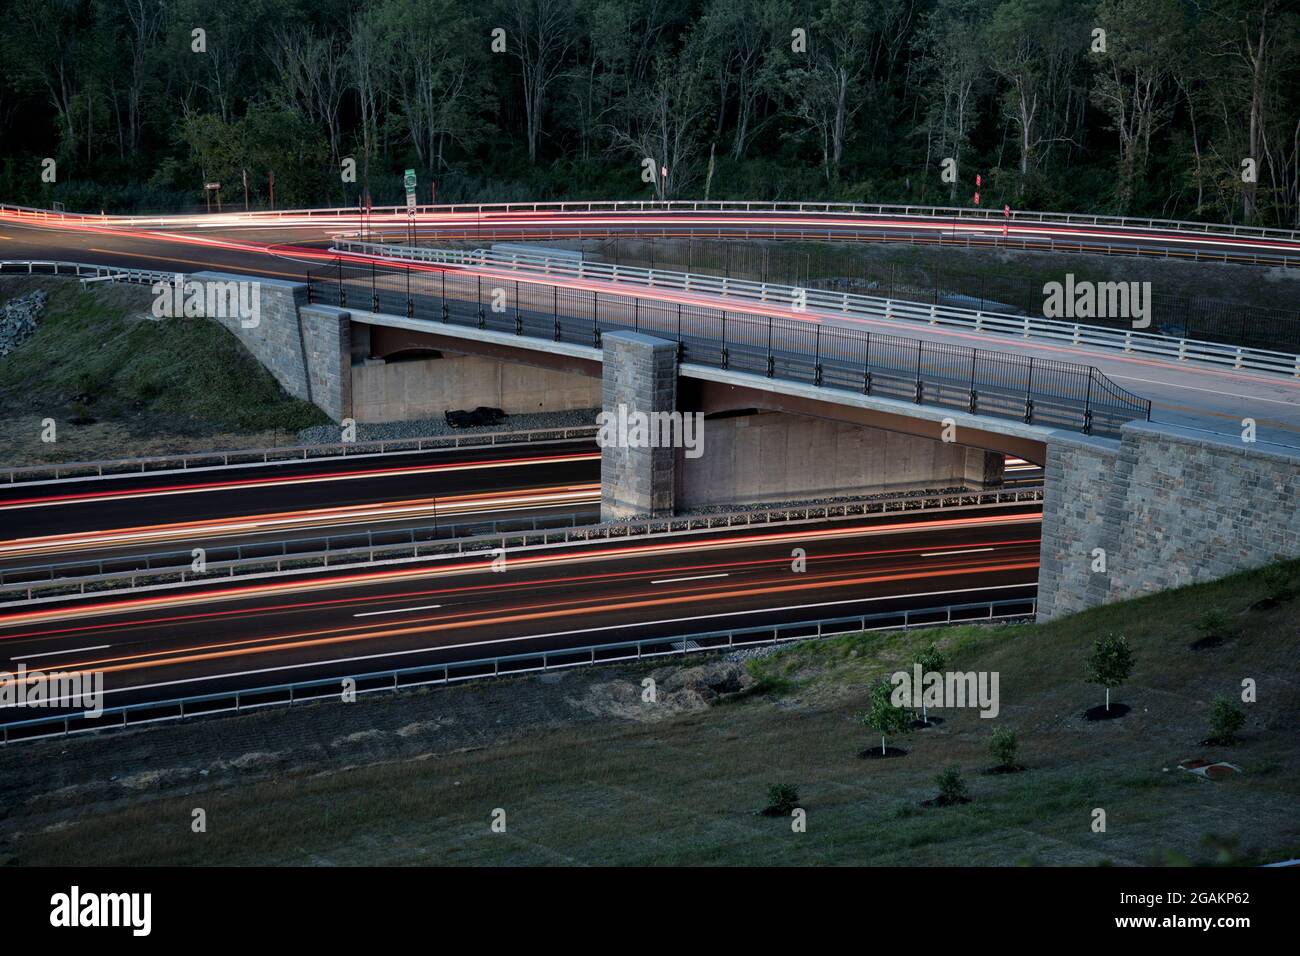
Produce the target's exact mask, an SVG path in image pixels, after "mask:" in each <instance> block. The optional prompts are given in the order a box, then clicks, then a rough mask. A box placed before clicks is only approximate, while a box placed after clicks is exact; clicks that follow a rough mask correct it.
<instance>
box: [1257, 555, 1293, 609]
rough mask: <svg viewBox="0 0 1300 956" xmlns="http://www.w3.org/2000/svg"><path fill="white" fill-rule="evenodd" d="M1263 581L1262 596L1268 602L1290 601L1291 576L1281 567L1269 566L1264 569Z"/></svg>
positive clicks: (1278, 565) (1277, 565)
mask: <svg viewBox="0 0 1300 956" xmlns="http://www.w3.org/2000/svg"><path fill="white" fill-rule="evenodd" d="M1263 580H1264V594H1265V596H1266V597H1267V598H1268V599H1269V600H1270V601H1277V602H1278V603H1281V602H1282V601H1289V600H1291V597H1292V591H1291V574H1290V572H1289V571H1287V569H1286V568H1285V567H1284V566H1283V565H1280V564H1271V565H1269V566H1268V567H1267V568H1265V569H1264V574H1263Z"/></svg>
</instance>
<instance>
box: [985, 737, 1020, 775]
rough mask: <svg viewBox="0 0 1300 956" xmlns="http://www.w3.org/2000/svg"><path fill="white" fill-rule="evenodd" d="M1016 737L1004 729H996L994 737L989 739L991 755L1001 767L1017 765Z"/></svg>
mask: <svg viewBox="0 0 1300 956" xmlns="http://www.w3.org/2000/svg"><path fill="white" fill-rule="evenodd" d="M1017 747H1018V744H1017V743H1016V735H1015V734H1013V733H1012V732H1011V731H1009V730H1006V729H1005V728H1003V727H994V728H993V736H991V737H990V738H989V753H990V754H992V756H993V759H994V760H996V761H997V762H998V766H1000V767H1014V766H1015V765H1016V750H1017Z"/></svg>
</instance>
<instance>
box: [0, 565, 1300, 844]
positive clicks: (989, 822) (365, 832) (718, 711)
mask: <svg viewBox="0 0 1300 956" xmlns="http://www.w3.org/2000/svg"><path fill="white" fill-rule="evenodd" d="M1285 568H1286V571H1287V573H1288V574H1289V575H1290V580H1291V583H1292V585H1293V586H1294V585H1296V584H1300V562H1291V563H1289V564H1287V565H1285ZM1264 590H1265V583H1264V580H1263V575H1262V574H1261V573H1259V572H1250V573H1245V574H1240V575H1235V576H1233V577H1231V578H1228V579H1224V580H1223V581H1219V582H1215V583H1211V584H1207V585H1200V586H1195V587H1190V588H1184V589H1180V590H1178V591H1173V592H1167V593H1164V594H1158V595H1153V596H1151V597H1148V598H1144V599H1142V600H1139V601H1133V602H1127V603H1125V604H1120V605H1115V606H1112V607H1108V608H1100V609H1096V610H1093V611H1089V612H1085V613H1083V614H1079V615H1075V616H1072V617H1069V618H1066V619H1062V620H1060V621H1056V622H1053V623H1050V624H1047V625H1041V626H1039V625H1007V626H992V627H958V628H951V629H946V630H941V631H936V630H921V631H913V632H889V633H878V634H856V635H848V636H844V637H839V638H834V639H830V640H825V641H820V642H806V643H803V644H798V645H792V646H790V647H788V648H786V649H783V650H782V651H780V652H778V653H775V654H772V655H770V656H768V657H765V658H761V659H758V660H755V661H752V662H751V665H750V666H751V668H752V670H753V672H754V673H755V674H756V675H757V676H758V677H759V679H760V684H759V687H758V688H757V689H756V690H755V691H754V692H751V693H750V694H748V695H745V696H744V697H743V698H742V699H740V700H738V701H736V702H735V703H733V704H731V705H730V706H721V707H719V706H715V707H713V708H711V709H710V710H708V711H704V712H698V713H691V714H687V715H683V716H677V717H672V718H668V719H665V720H661V721H658V722H654V723H650V724H642V723H636V722H632V721H623V720H614V719H603V720H598V721H588V722H585V723H576V724H569V725H563V726H560V727H559V728H558V729H554V728H553V729H542V730H538V729H532V728H530V727H527V726H525V727H523V728H518V730H519V732H518V733H503V734H502V736H501V738H500V739H498V740H495V741H491V740H490V741H489V742H488V743H487V744H486V745H484V746H479V747H475V748H472V749H459V750H452V749H450V748H449V747H448V746H447V745H446V744H441V745H440V741H439V739H437V737H436V736H435V737H431V738H430V739H427V740H423V741H420V740H417V741H416V743H415V744H410V742H409V740H410V738H403V739H404V740H406V741H407V743H405V744H403V745H401V746H399V745H398V743H397V735H396V734H395V730H394V728H395V727H398V726H401V725H402V724H403V723H404V722H405V721H409V720H410V719H411V716H410V714H411V712H410V709H409V708H412V707H415V706H417V702H418V701H424V702H425V704H419V706H425V705H426V704H427V705H428V706H432V707H434V708H436V709H439V710H438V712H440V713H444V714H446V715H448V716H450V717H452V718H455V717H456V716H457V715H459V714H462V713H463V711H461V710H459V709H458V707H460V705H461V703H463V701H465V700H466V699H469V698H473V696H474V695H476V694H483V693H486V690H485V689H484V687H480V688H476V687H474V686H473V685H467V686H463V687H458V688H452V689H449V690H445V691H435V692H432V693H431V694H430V695H429V696H428V697H427V698H418V697H417V698H408V699H407V702H406V704H405V708H406V710H405V712H403V705H402V703H401V701H400V700H399V701H390V702H389V703H388V704H387V705H381V704H357V705H349V706H342V705H332V704H331V705H323V706H324V707H328V708H331V709H328V710H325V709H319V708H317V709H313V708H307V709H304V710H301V711H295V712H284V713H280V714H263V715H259V716H254V717H241V718H233V719H231V720H230V721H228V722H224V723H221V724H219V725H216V724H208V725H206V727H207V730H206V731H205V730H204V729H203V728H204V726H205V725H190V726H188V727H187V726H183V725H182V726H172V727H163V728H159V729H157V730H153V731H149V732H148V733H143V734H135V735H126V736H112V735H109V736H104V737H101V738H98V739H87V740H81V741H77V742H75V744H69V743H65V742H54V743H51V744H48V745H43V744H42V745H30V746H26V745H25V746H24V747H22V748H12V749H10V750H9V751H3V752H0V777H9V778H10V779H13V778H12V775H13V774H15V773H24V772H31V773H35V772H38V771H39V770H40V769H41V768H46V769H48V767H49V764H47V763H46V761H47V760H48V761H63V763H59V764H58V767H59V771H58V774H57V775H56V776H57V779H56V780H54V781H52V782H51V784H50V789H49V792H48V793H46V794H43V795H40V796H39V797H27V796H24V797H23V799H21V800H18V799H13V800H11V801H10V804H11V805H10V808H9V809H8V811H6V813H5V815H4V817H3V818H0V835H2V836H3V837H4V842H3V846H0V852H2V853H3V854H4V855H7V856H8V858H9V860H10V861H11V862H14V863H22V864H33V863H48V864H65V865H78V864H87V863H97V864H139V863H174V864H253V863H272V864H321V863H331V864H419V863H464V864H470V863H473V864H502V863H513V864H555V863H580V864H593V865H606V864H636V865H663V864H677V865H710V864H777V865H780V864H877V865H887V864H923V865H951V864H981V865H1017V864H1029V865H1033V864H1058V865H1102V864H1120V865H1134V864H1153V863H1154V864H1162V863H1185V862H1200V863H1215V862H1225V861H1235V862H1243V861H1249V862H1253V861H1258V860H1266V859H1280V858H1284V857H1288V856H1294V855H1297V853H1298V852H1300V818H1297V816H1296V814H1295V799H1296V794H1297V792H1300V744H1298V743H1297V737H1296V734H1295V727H1296V721H1297V718H1300V684H1298V683H1297V677H1298V676H1300V614H1298V613H1297V611H1298V610H1300V601H1296V600H1292V601H1291V602H1289V603H1285V604H1283V605H1281V606H1279V607H1276V608H1271V609H1258V610H1252V609H1251V606H1252V605H1253V604H1254V603H1255V602H1257V601H1258V600H1259V599H1260V598H1261V597H1263V596H1264ZM1209 607H1218V608H1220V609H1222V610H1223V611H1224V613H1226V614H1228V615H1229V616H1230V617H1231V618H1232V620H1233V621H1234V622H1236V623H1237V624H1239V625H1240V629H1239V633H1238V636H1237V637H1235V638H1233V639H1231V640H1230V641H1228V642H1226V643H1225V644H1224V645H1222V646H1221V647H1219V648H1215V649H1212V650H1209V651H1204V652H1192V651H1190V650H1189V645H1190V644H1191V642H1192V641H1194V640H1195V639H1196V637H1197V632H1196V629H1195V624H1196V622H1197V621H1198V620H1199V618H1200V616H1201V615H1202V614H1203V613H1204V611H1205V609H1207V608H1209ZM1108 630H1121V631H1122V632H1123V633H1125V634H1126V635H1127V636H1128V638H1129V640H1130V641H1131V642H1132V644H1133V647H1134V652H1135V667H1134V671H1133V675H1132V677H1131V679H1130V680H1129V682H1128V683H1127V684H1126V685H1124V686H1122V687H1120V688H1119V689H1117V690H1116V691H1115V692H1114V694H1113V699H1114V700H1116V701H1120V702H1124V703H1127V704H1129V705H1130V706H1131V707H1132V711H1131V712H1130V714H1129V715H1128V716H1127V717H1125V718H1123V719H1121V720H1117V721H1112V722H1108V723H1104V724H1090V723H1087V722H1085V721H1084V720H1082V719H1081V714H1082V712H1083V711H1084V710H1085V709H1086V708H1088V707H1090V706H1093V705H1094V704H1097V703H1099V702H1100V701H1101V699H1102V689H1101V688H1099V687H1095V686H1092V685H1089V684H1087V683H1085V682H1084V679H1083V675H1084V671H1085V659H1086V657H1087V655H1088V652H1089V650H1090V648H1091V645H1092V642H1093V640H1094V639H1095V638H1096V636H1097V635H1098V634H1101V633H1105V632H1106V631H1108ZM932 642H936V643H938V644H939V645H940V647H941V648H942V649H943V650H944V652H945V653H946V654H947V655H948V657H949V659H950V661H951V664H950V667H952V668H955V669H961V670H967V669H976V670H997V671H999V672H1000V674H1001V696H1002V701H1001V703H1002V713H1001V716H1000V717H999V718H997V720H984V719H981V718H979V717H978V716H977V715H976V714H975V713H974V712H973V711H962V712H956V711H952V710H947V711H937V712H935V713H937V714H939V715H942V716H944V717H945V718H946V722H945V723H944V724H943V725H941V726H940V727H938V728H935V729H931V730H926V731H924V732H919V733H913V734H911V735H910V736H908V737H906V738H903V739H902V740H900V741H896V743H902V745H903V746H905V747H907V748H908V749H909V750H910V751H911V752H910V753H909V755H908V756H906V757H903V758H898V759H892V760H884V761H866V760H862V759H859V758H858V757H857V756H856V754H857V752H858V751H859V750H861V749H862V748H863V747H864V746H866V745H868V744H869V743H871V742H872V741H871V739H870V737H871V735H870V733H869V732H868V731H866V730H865V729H864V728H863V727H862V726H861V725H860V724H858V723H857V722H856V721H855V719H854V715H855V714H856V713H857V712H859V711H860V710H861V709H862V708H863V704H864V702H865V699H866V693H867V688H868V686H869V685H870V683H871V682H872V681H873V680H875V679H878V678H879V677H881V676H884V675H885V674H887V673H888V672H890V671H892V670H893V669H895V668H897V667H899V666H902V665H905V664H907V663H908V662H910V660H911V659H912V658H913V656H914V655H915V654H916V653H918V652H919V651H921V650H922V649H923V648H925V647H926V646H928V645H929V644H930V643H932ZM583 675H588V676H587V677H584V676H583ZM642 676H644V671H643V670H638V669H636V668H631V667H622V668H614V669H606V670H604V671H570V672H567V673H566V675H564V676H563V677H562V678H557V680H558V681H560V682H559V683H557V684H555V686H553V687H550V688H549V689H548V688H547V687H545V686H544V684H543V683H542V682H540V681H538V680H536V679H532V678H529V679H520V680H517V681H514V682H512V683H511V684H509V685H508V686H506V687H503V685H485V687H487V688H490V687H498V688H503V689H502V692H503V693H504V691H505V690H508V691H509V693H510V694H512V695H513V694H542V693H550V694H554V695H559V697H560V699H562V698H563V697H564V696H565V695H571V694H574V693H577V692H578V691H577V689H576V688H575V685H574V683H573V682H576V681H581V680H588V679H590V680H595V679H598V680H601V681H611V680H623V681H627V682H629V683H630V684H632V685H633V686H636V687H639V682H640V679H641V677H642ZM1245 676H1249V677H1253V678H1255V679H1256V680H1257V681H1258V682H1259V688H1260V693H1259V703H1257V704H1253V705H1248V707H1247V710H1248V712H1249V721H1248V723H1247V726H1246V728H1245V730H1244V731H1243V733H1242V740H1241V743H1240V744H1239V745H1237V746H1234V747H1231V748H1207V747H1204V746H1202V745H1201V741H1202V740H1203V739H1204V737H1205V736H1206V734H1207V731H1208V723H1207V721H1208V713H1209V705H1210V700H1211V699H1212V698H1213V696H1214V695H1215V694H1218V693H1233V692H1234V688H1236V687H1237V686H1238V685H1239V683H1240V680H1241V679H1242V677H1245ZM459 695H464V696H459ZM367 708H372V709H367ZM393 712H395V714H394V713H393ZM340 715H342V716H340ZM327 716H328V718H329V719H331V720H343V719H346V720H349V721H354V724H352V725H350V726H353V727H354V729H364V730H366V731H369V732H371V736H370V738H369V739H370V741H371V743H372V744H373V746H375V747H378V748H380V749H379V750H377V751H368V752H367V754H366V755H359V754H357V753H355V752H349V751H346V750H339V749H337V748H335V746H334V744H330V745H327V746H325V747H321V746H319V745H317V746H303V747H300V748H299V749H298V750H297V751H296V752H292V753H290V752H289V751H286V753H290V755H289V756H286V757H284V759H283V760H282V761H281V763H280V764H278V765H277V768H276V769H275V770H273V771H264V772H259V773H250V774H245V775H242V776H235V777H231V776H225V777H222V776H220V775H216V774H214V776H213V777H211V778H207V779H202V778H199V777H198V776H196V773H197V771H196V767H197V766H202V765H203V760H204V759H206V758H204V757H203V756H202V755H201V754H200V753H199V749H200V739H199V738H198V737H196V736H195V734H197V733H205V734H206V735H207V736H211V735H212V732H213V730H212V728H214V727H219V728H220V732H221V733H223V734H229V735H230V736H231V737H233V738H234V739H236V740H237V741H238V746H242V747H243V748H244V751H256V750H262V749H266V750H280V749H284V748H285V747H287V746H288V744H287V743H286V741H290V740H294V739H298V737H300V736H302V735H310V734H311V733H312V732H313V728H314V729H315V730H314V732H315V733H316V734H318V735H319V733H320V731H319V727H320V724H321V721H322V720H323V719H325V718H326V717H327ZM241 721H244V722H246V723H243V724H241V723H240V722H241ZM994 725H1001V726H1006V727H1009V728H1010V729H1012V730H1014V731H1015V733H1016V735H1017V737H1018V739H1019V742H1020V753H1019V756H1018V760H1019V762H1020V763H1022V764H1024V765H1025V766H1026V767H1027V768H1028V769H1027V770H1026V772H1023V773H1017V774H1004V775H988V774H985V773H984V772H983V771H984V770H985V769H987V768H988V767H990V766H991V765H992V764H993V762H994V761H993V760H992V758H990V757H989V755H988V754H987V750H986V748H987V744H988V738H989V734H990V731H991V729H992V726H994ZM240 728H242V729H240ZM330 732H331V733H333V732H334V731H330ZM187 734H188V735H189V736H185V735H187ZM308 739H312V738H311V737H310V736H308ZM336 743H337V742H336ZM388 744H391V745H392V747H391V749H389V750H387V751H385V750H384V747H386V746H388ZM70 747H75V748H78V749H75V750H74V749H69V748H70ZM402 747H405V749H402ZM42 748H44V749H43V750H42ZM95 748H104V749H105V751H106V752H111V753H112V754H113V756H114V757H115V763H114V766H115V767H116V769H115V770H114V772H115V773H127V772H139V771H143V770H148V769H160V768H162V769H165V768H167V767H169V766H172V765H177V766H180V767H182V768H184V772H183V773H182V772H179V771H178V779H179V780H181V783H179V784H172V785H161V784H160V785H159V786H157V787H152V788H146V789H145V790H142V791H138V792H133V793H125V792H122V791H120V790H115V789H112V788H113V787H120V784H111V785H110V784H107V783H105V782H104V781H103V780H97V781H86V780H79V779H78V777H77V774H78V768H79V767H82V766H83V765H84V764H83V761H85V758H86V757H88V756H90V755H92V754H94V753H96V752H97V751H96V750H95ZM60 751H66V752H67V754H68V755H67V756H61V755H60ZM233 752H235V753H237V752H241V751H238V750H236V751H233ZM42 753H43V754H44V756H42ZM163 754H172V755H173V756H172V757H170V758H168V757H163V756H159V755H163ZM376 754H378V756H376ZM1194 756H1207V757H1214V758H1220V759H1229V760H1231V761H1233V762H1235V763H1238V764H1240V765H1241V766H1242V767H1244V768H1245V773H1244V774H1243V775H1242V776H1240V777H1236V778H1233V779H1228V780H1224V781H1219V782H1213V783H1211V782H1207V781H1204V780H1199V779H1195V778H1193V777H1192V776H1191V775H1190V774H1186V773H1183V772H1181V771H1179V770H1177V769H1176V766H1177V763H1178V761H1179V760H1181V759H1183V758H1187V757H1194ZM169 759H170V760H171V761H172V763H171V764H169V763H168V760H169ZM118 765H120V766H118ZM952 765H956V766H958V767H960V769H961V772H962V774H963V777H964V778H965V780H966V781H967V784H968V786H969V790H970V796H971V798H972V802H970V803H968V804H964V805H960V806H951V807H944V808H933V807H922V806H921V803H922V801H924V800H926V799H928V798H931V797H933V796H935V795H936V793H937V787H936V785H935V777H936V775H937V774H938V772H939V771H940V770H941V769H943V768H945V767H948V766H952ZM114 779H116V778H114ZM776 782H781V783H787V782H788V783H790V784H792V785H794V786H795V787H797V788H798V791H799V795H800V802H801V806H802V807H803V808H804V809H805V810H806V811H807V814H808V817H807V821H808V829H807V832H806V833H793V832H791V828H790V825H789V821H787V820H784V819H780V818H777V819H773V818H767V817H762V816H759V815H756V813H755V811H757V810H760V809H761V808H762V807H763V806H764V805H765V798H766V794H767V791H768V788H769V787H770V786H771V785H772V784H773V783H776ZM79 783H84V784H88V785H89V784H92V783H93V784H95V785H97V786H100V787H106V788H109V791H110V793H111V798H110V799H102V800H91V799H83V798H81V797H78V796H76V795H75V792H74V791H69V790H67V789H65V788H67V787H68V786H70V785H71V786H74V787H75V786H76V785H78V784H79ZM59 807H63V808H64V809H63V810H61V811H59V812H57V813H56V812H55V811H56V809H57V808H59ZM194 807H203V808H204V809H205V810H206V811H207V814H208V821H209V828H208V832H207V833H206V834H203V835H201V836H200V835H194V834H192V833H191V832H190V830H189V819H190V813H191V811H192V809H193V808H194ZM498 807H500V808H504V809H505V810H506V813H507V831H506V833H505V834H494V833H492V832H491V831H490V829H489V820H490V815H491V813H492V811H493V810H494V809H495V808H498ZM1095 808H1102V809H1104V810H1105V811H1106V814H1107V821H1108V826H1107V830H1106V832H1105V833H1094V832H1092V830H1091V828H1090V823H1091V814H1092V812H1093V810H1094V809H1095ZM65 824H66V825H65ZM19 833H21V835H18V834H19Z"/></svg>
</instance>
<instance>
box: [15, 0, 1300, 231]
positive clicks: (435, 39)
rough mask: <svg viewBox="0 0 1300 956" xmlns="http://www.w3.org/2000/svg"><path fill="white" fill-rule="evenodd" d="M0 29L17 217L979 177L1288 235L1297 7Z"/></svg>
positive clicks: (418, 6)
mask: <svg viewBox="0 0 1300 956" xmlns="http://www.w3.org/2000/svg"><path fill="white" fill-rule="evenodd" d="M0 23H4V24H5V27H4V31H3V35H2V36H0V198H3V199H4V200H6V201H10V202H25V203H32V204H41V205H46V204H48V203H50V202H52V201H54V200H61V201H63V202H65V203H66V204H67V205H68V206H69V208H100V207H103V208H108V209H116V210H123V211H125V210H131V209H147V208H154V209H174V208H183V207H187V206H188V207H193V206H197V205H200V204H201V203H202V199H203V192H202V186H203V183H204V182H208V181H219V182H221V183H222V190H223V198H224V201H225V203H226V204H227V206H230V205H236V206H240V205H242V203H243V201H244V195H243V191H244V186H243V183H244V179H245V177H247V181H248V201H249V203H250V204H251V205H253V206H254V207H259V206H265V205H266V204H267V203H268V202H269V201H270V198H271V197H270V188H271V187H270V183H271V176H272V174H274V181H275V198H276V201H277V203H278V204H280V205H326V204H345V203H346V204H351V203H355V202H357V201H358V199H359V198H360V197H362V196H364V195H365V193H366V191H367V190H368V191H369V192H370V194H371V195H372V197H373V199H374V202H376V203H396V202H400V201H401V196H402V189H401V173H402V170H403V169H404V168H407V167H413V168H416V169H417V170H418V171H419V175H420V179H421V185H420V199H421V201H424V202H427V201H429V196H430V193H429V181H430V179H435V180H436V181H437V184H438V192H437V198H438V200H439V201H458V200H484V201H487V200H511V199H520V198H531V199H539V200H544V199H558V198H650V197H661V198H682V197H702V196H704V194H705V193H706V192H707V193H708V194H709V196H710V198H713V199H725V198H747V199H769V200H779V199H785V200H811V199H834V200H850V201H869V202H929V203H941V204H947V203H957V204H963V205H967V204H970V203H971V202H972V201H973V200H972V196H973V193H974V191H975V187H974V179H975V175H976V174H977V173H979V174H982V179H983V184H984V185H983V189H982V192H983V199H982V202H983V203H984V204H985V205H993V206H994V207H1000V206H1001V204H1002V203H1004V202H1005V203H1008V204H1010V205H1012V206H1013V207H1016V208H1039V209H1043V208H1048V209H1061V210H1076V209H1077V210H1088V211H1095V212H1112V213H1124V214H1138V215H1151V216H1160V217H1171V218H1172V217H1176V218H1189V219H1204V220H1214V221H1229V222H1251V223H1256V224H1260V225H1272V226H1283V227H1289V228H1296V227H1297V226H1300V11H1298V10H1297V3H1296V2H1295V0H989V2H979V0H486V2H483V3H470V2H467V0H347V2H344V0H0ZM47 158H52V159H54V160H55V161H56V164H57V167H56V169H57V174H56V177H55V181H54V182H46V181H43V179H42V175H41V174H42V169H43V166H42V163H43V161H44V160H45V159H47ZM349 160H350V161H351V162H352V168H354V169H355V170H356V174H355V177H354V178H349V177H348V175H346V174H345V173H344V167H345V164H346V161H349ZM647 160H648V161H649V162H647ZM945 160H950V161H951V162H950V163H948V164H945ZM945 168H949V169H951V170H952V171H953V173H954V175H950V176H948V177H946V178H945V177H944V176H943V170H944V169H945ZM646 169H652V170H653V171H654V175H653V176H652V177H650V178H649V181H647V179H646V178H645V177H643V171H644V170H646ZM665 170H666V171H667V175H666V176H664V175H662V173H663V171H665Z"/></svg>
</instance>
